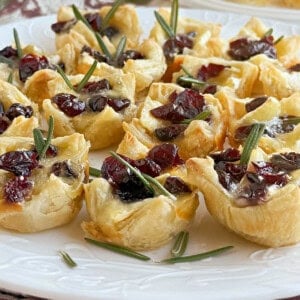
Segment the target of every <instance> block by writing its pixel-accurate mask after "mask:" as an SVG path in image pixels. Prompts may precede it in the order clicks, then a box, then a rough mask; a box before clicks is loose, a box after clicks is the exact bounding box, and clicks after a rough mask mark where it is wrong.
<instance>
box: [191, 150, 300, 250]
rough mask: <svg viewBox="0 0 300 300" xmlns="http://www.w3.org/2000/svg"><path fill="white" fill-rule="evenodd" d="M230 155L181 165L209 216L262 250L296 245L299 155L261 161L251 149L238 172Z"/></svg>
mask: <svg viewBox="0 0 300 300" xmlns="http://www.w3.org/2000/svg"><path fill="white" fill-rule="evenodd" d="M225 151H226V150H225ZM227 151H228V150H227ZM223 153H224V152H223ZM234 156H235V155H232V153H231V155H229V154H228V152H227V155H225V157H227V161H225V159H224V157H223V158H221V157H220V155H217V154H216V155H215V157H214V156H213V158H214V159H213V158H211V157H207V158H191V159H189V160H188V161H187V163H186V165H187V169H188V176H189V180H190V181H191V183H193V184H195V185H196V186H198V188H199V190H200V191H201V192H202V193H203V195H204V199H205V203H206V206H207V209H208V211H209V212H210V214H211V215H212V216H213V217H214V218H215V219H216V220H217V221H219V222H220V223H221V224H222V225H224V226H225V227H227V228H228V229H230V230H231V231H233V232H235V233H237V234H238V235H241V236H242V237H244V238H246V239H248V240H250V241H253V242H256V243H258V244H261V245H264V246H268V247H280V246H285V245H290V244H294V243H297V242H299V240H300V219H299V214H300V197H299V196H300V188H299V184H298V182H299V175H300V171H299V167H300V166H299V153H295V152H288V150H287V151H283V152H282V153H277V154H273V155H272V156H267V155H266V154H265V153H264V152H263V151H261V150H259V149H257V150H255V151H253V152H252V155H251V158H250V163H249V164H248V166H247V167H245V168H242V167H240V168H239V169H238V165H239V163H238V160H239V157H237V159H236V161H235V162H233V160H234V159H233V157H234ZM229 157H230V159H231V162H230V161H229V160H230V159H229ZM277 168H278V169H279V170H278V169H277ZM276 169H277V170H276ZM216 170H219V172H218V173H217V171H216Z"/></svg>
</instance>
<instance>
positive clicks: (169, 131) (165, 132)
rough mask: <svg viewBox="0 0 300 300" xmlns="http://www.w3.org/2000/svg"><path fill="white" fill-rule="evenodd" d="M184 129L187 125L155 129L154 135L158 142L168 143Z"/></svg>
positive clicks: (173, 125)
mask: <svg viewBox="0 0 300 300" xmlns="http://www.w3.org/2000/svg"><path fill="white" fill-rule="evenodd" d="M186 128H187V125H185V124H172V125H170V126H166V127H161V128H157V129H155V131H154V134H155V136H156V137H157V138H158V139H159V140H160V141H162V142H168V141H171V140H173V139H175V138H176V137H178V136H179V135H180V134H181V133H183V132H184V131H185V130H186Z"/></svg>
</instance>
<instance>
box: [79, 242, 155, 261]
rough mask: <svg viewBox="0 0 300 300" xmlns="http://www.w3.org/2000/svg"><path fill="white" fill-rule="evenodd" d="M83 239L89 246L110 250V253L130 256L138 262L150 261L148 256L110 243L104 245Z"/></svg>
mask: <svg viewBox="0 0 300 300" xmlns="http://www.w3.org/2000/svg"><path fill="white" fill-rule="evenodd" d="M84 239H85V240H86V241H87V242H89V243H91V244H94V245H96V246H99V247H102V248H105V249H108V250H111V251H113V252H116V253H119V254H123V255H126V256H130V257H133V258H136V259H139V260H144V261H147V260H150V257H149V256H146V255H144V254H141V253H138V252H136V251H133V250H131V249H129V248H127V247H122V246H119V245H114V244H111V243H104V242H100V241H96V240H93V239H90V238H84Z"/></svg>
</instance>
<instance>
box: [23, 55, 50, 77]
mask: <svg viewBox="0 0 300 300" xmlns="http://www.w3.org/2000/svg"><path fill="white" fill-rule="evenodd" d="M47 68H49V62H48V59H47V58H46V57H45V56H38V55H34V54H27V55H25V56H24V57H23V58H22V59H21V60H20V63H19V77H20V80H21V81H22V82H25V81H26V79H27V78H28V77H30V76H31V75H32V74H34V73H35V72H36V71H38V70H41V69H47Z"/></svg>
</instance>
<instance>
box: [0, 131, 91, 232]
mask: <svg viewBox="0 0 300 300" xmlns="http://www.w3.org/2000/svg"><path fill="white" fill-rule="evenodd" d="M51 144H52V145H53V146H55V147H56V149H57V156H54V157H53V156H47V157H46V158H43V159H41V160H39V161H38V165H35V168H33V169H32V170H31V172H30V173H29V174H28V172H27V173H26V174H24V173H22V174H21V173H17V172H16V171H14V170H15V169H16V164H17V163H19V165H21V166H25V168H26V165H27V164H28V157H29V158H32V159H34V160H35V159H36V155H34V153H33V151H32V150H33V149H34V142H33V139H32V138H25V137H18V138H17V137H3V138H1V143H0V155H1V156H0V157H1V169H0V187H1V192H0V225H1V226H3V227H5V228H8V229H13V230H17V231H20V232H37V231H42V230H45V229H49V228H54V227H57V226H61V225H63V224H66V223H68V222H70V221H71V220H73V219H74V218H75V217H76V216H77V214H78V212H79V210H80V208H81V205H82V198H83V182H84V181H85V180H86V178H87V176H88V150H89V143H88V142H86V141H85V139H84V137H83V135H81V134H78V133H75V134H73V135H70V136H66V137H59V138H56V139H53V140H52V141H51ZM53 146H52V147H53ZM14 151H30V152H27V154H26V155H23V158H19V159H17V158H16V156H14V157H15V158H16V162H14V161H13V160H11V164H10V167H11V170H12V171H11V172H10V171H7V169H5V167H4V168H3V165H4V164H3V155H5V153H8V152H10V155H12V153H13V152H14ZM28 153H29V154H28ZM22 160H24V162H23V163H22ZM60 164H62V168H61V169H60V168H58V167H59V166H60ZM5 165H6V166H7V164H5ZM12 166H14V168H12ZM22 170H23V171H24V169H22ZM20 174H21V175H20ZM25 175H26V176H25ZM18 186H20V187H21V189H19V188H18ZM23 189H24V190H23Z"/></svg>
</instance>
